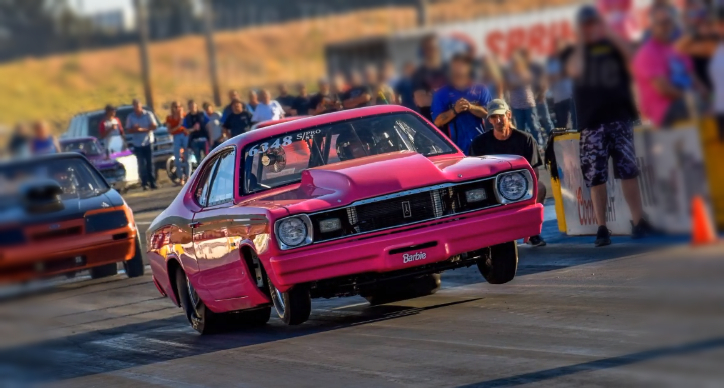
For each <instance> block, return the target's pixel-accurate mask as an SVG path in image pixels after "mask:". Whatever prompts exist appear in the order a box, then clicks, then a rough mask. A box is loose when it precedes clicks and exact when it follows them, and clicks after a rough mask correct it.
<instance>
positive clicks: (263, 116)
mask: <svg viewBox="0 0 724 388" xmlns="http://www.w3.org/2000/svg"><path fill="white" fill-rule="evenodd" d="M283 117H284V109H283V108H282V106H281V105H280V104H279V103H278V102H277V101H276V100H272V99H271V94H270V93H269V91H268V90H266V89H264V90H262V91H261V93H260V94H259V105H257V106H256V108H255V109H254V115H253V116H252V117H251V121H252V122H253V123H255V124H256V123H260V122H262V121H267V120H279V119H281V118H283Z"/></svg>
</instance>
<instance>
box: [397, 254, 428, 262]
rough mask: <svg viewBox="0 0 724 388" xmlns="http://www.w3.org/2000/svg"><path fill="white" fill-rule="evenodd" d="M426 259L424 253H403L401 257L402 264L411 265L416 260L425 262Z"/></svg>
mask: <svg viewBox="0 0 724 388" xmlns="http://www.w3.org/2000/svg"><path fill="white" fill-rule="evenodd" d="M426 258H427V253H425V252H417V253H413V254H409V253H405V254H404V255H402V262H403V263H412V262H413V261H418V260H425V259H426Z"/></svg>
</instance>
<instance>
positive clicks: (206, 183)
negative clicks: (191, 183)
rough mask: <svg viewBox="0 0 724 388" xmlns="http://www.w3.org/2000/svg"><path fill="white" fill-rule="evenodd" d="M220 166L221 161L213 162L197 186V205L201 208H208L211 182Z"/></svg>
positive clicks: (207, 167) (195, 196)
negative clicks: (217, 167)
mask: <svg viewBox="0 0 724 388" xmlns="http://www.w3.org/2000/svg"><path fill="white" fill-rule="evenodd" d="M218 164H219V159H218V158H217V159H216V160H213V161H211V162H210V163H209V164H208V165H207V166H206V168H205V169H204V171H203V175H201V178H200V179H199V184H198V185H197V186H196V193H194V198H195V199H196V203H198V204H199V205H200V206H201V207H206V206H208V202H207V198H208V197H209V189H210V188H211V181H212V180H213V176H214V174H215V171H216V166H217V165H218Z"/></svg>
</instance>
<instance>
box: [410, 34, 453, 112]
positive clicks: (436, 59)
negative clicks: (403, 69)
mask: <svg viewBox="0 0 724 388" xmlns="http://www.w3.org/2000/svg"><path fill="white" fill-rule="evenodd" d="M421 49H422V56H423V63H422V65H421V66H420V67H419V68H418V69H417V70H416V71H415V73H414V74H413V75H412V90H413V94H412V95H413V98H414V99H415V105H416V106H417V108H418V110H419V112H420V114H421V115H422V116H424V117H425V118H426V119H428V120H429V121H430V122H432V121H433V120H432V112H431V109H430V107H431V106H432V95H433V94H434V93H435V91H437V90H438V89H440V88H441V87H443V86H445V85H447V83H448V80H447V71H446V69H445V66H443V63H442V58H441V57H440V47H439V44H438V41H437V36H435V35H429V36H427V37H425V38H423V40H422V43H421Z"/></svg>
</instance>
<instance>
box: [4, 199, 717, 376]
mask: <svg viewBox="0 0 724 388" xmlns="http://www.w3.org/2000/svg"><path fill="white" fill-rule="evenodd" d="M174 192H175V191H174V189H163V190H161V191H160V192H157V193H155V194H154V196H153V198H148V197H146V196H143V195H140V194H137V195H133V194H132V195H130V196H129V197H128V198H127V200H128V202H129V204H131V206H132V207H134V209H135V210H136V219H137V222H138V223H139V225H140V226H141V228H144V225H145V226H147V225H148V224H147V223H148V222H150V221H151V220H152V219H153V217H154V216H155V215H156V214H157V213H158V212H159V209H160V208H161V207H162V206H164V204H167V203H168V202H169V201H170V199H171V198H172V197H173V195H174ZM156 203H158V204H159V205H158V206H156V205H155V204H156ZM144 209H145V210H144ZM551 210H552V209H550V207H548V208H547V212H549V211H551ZM554 223H555V221H552V220H549V221H547V222H546V225H545V229H544V230H545V232H546V233H545V237H547V239H548V240H549V242H550V244H549V245H548V246H547V247H544V248H530V247H525V246H524V247H521V248H520V255H521V258H520V266H519V270H518V276H517V277H516V279H515V280H514V281H513V282H511V283H510V284H507V285H502V286H492V285H489V284H487V283H485V281H484V280H483V279H482V277H481V276H480V274H479V273H478V272H477V269H476V268H468V269H462V270H456V271H450V272H446V273H444V274H443V285H444V288H443V289H442V290H441V291H439V292H438V293H437V294H435V295H432V296H428V297H424V298H417V299H412V300H407V301H402V302H397V303H393V304H388V305H383V306H377V307H370V306H369V305H368V304H367V303H366V302H365V301H364V299H362V298H357V297H355V298H339V299H331V300H323V299H322V300H315V301H314V302H313V312H312V316H311V319H310V321H309V322H308V323H306V324H304V325H301V326H297V327H286V326H284V325H283V324H282V323H281V321H280V320H279V319H276V318H274V317H272V319H271V321H270V323H269V324H268V325H267V326H265V327H263V328H258V329H253V330H249V329H246V330H239V331H235V332H230V333H226V334H221V335H215V336H205V337H201V336H198V335H197V334H196V332H194V331H193V330H192V329H191V328H190V327H189V325H188V323H187V322H186V320H185V318H184V317H183V316H182V314H181V310H180V309H178V308H176V307H174V306H173V305H172V304H171V303H170V302H169V301H168V299H166V298H163V297H161V296H160V295H159V293H158V291H156V289H155V287H154V286H153V283H152V282H151V277H150V275H146V276H144V277H142V278H137V279H127V278H125V276H124V275H122V274H119V275H117V276H115V277H111V278H107V279H102V280H88V279H85V278H83V277H81V278H78V279H75V280H73V281H64V282H56V283H53V284H52V285H49V286H45V287H41V288H39V289H37V290H34V291H32V292H24V293H21V294H19V295H16V296H13V297H8V298H5V299H4V300H3V302H1V303H0V338H1V340H0V386H5V385H8V386H12V385H20V386H22V385H26V384H28V383H47V384H51V385H57V386H67V387H82V386H102V387H104V388H105V387H138V386H149V385H155V386H169V387H198V386H219V387H230V386H239V387H340V386H344V387H510V386H518V385H523V384H528V383H534V384H535V385H536V386H556V387H561V386H582V385H585V386H616V387H619V386H679V387H680V386H687V387H690V386H721V385H722V382H723V381H724V370H722V368H721V365H724V311H723V310H724V281H723V280H724V246H721V245H720V246H713V247H709V248H703V249H696V250H692V249H691V248H689V247H687V246H675V245H669V244H668V243H670V241H667V240H658V241H646V242H641V243H633V242H631V241H630V240H628V239H627V238H616V239H615V240H614V242H615V244H614V245H612V246H610V247H606V248H602V249H594V248H593V247H592V244H591V241H590V240H591V239H590V238H568V237H563V236H561V235H559V234H558V232H557V230H556V228H555V225H554Z"/></svg>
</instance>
